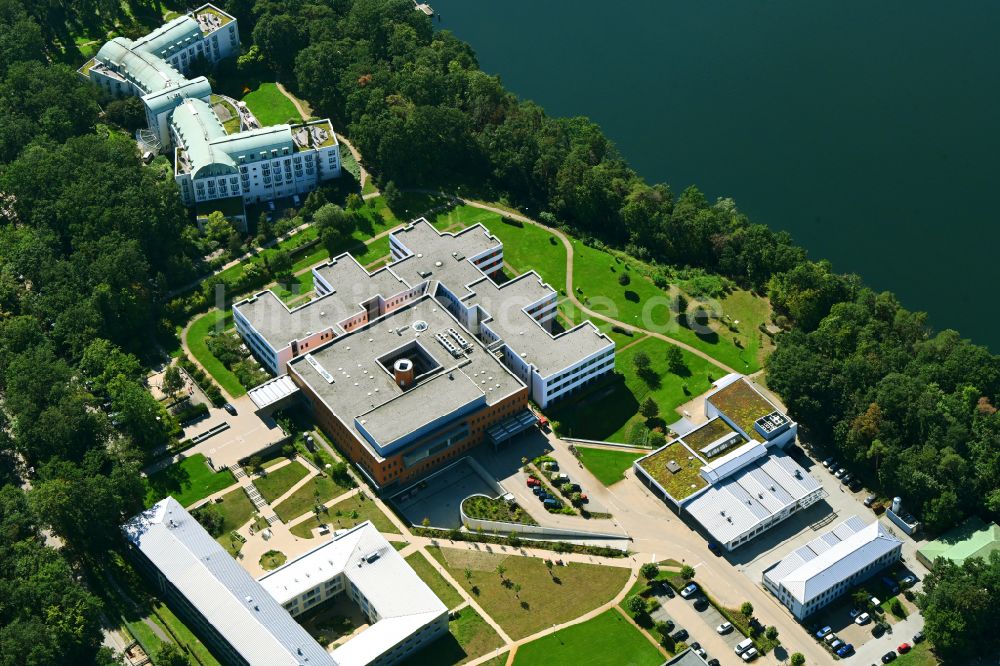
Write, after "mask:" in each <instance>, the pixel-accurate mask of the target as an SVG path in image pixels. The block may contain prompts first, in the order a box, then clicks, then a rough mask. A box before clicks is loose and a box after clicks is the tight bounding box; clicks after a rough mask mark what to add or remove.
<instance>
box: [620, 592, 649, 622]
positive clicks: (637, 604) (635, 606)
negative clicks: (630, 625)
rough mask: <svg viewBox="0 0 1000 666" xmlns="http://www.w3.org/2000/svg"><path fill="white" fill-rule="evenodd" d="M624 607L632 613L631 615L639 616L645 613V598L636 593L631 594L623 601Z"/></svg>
mask: <svg viewBox="0 0 1000 666" xmlns="http://www.w3.org/2000/svg"><path fill="white" fill-rule="evenodd" d="M625 608H627V609H628V612H629V613H631V614H632V617H639V616H641V615H645V614H646V600H645V599H643V598H642V597H640V596H639V595H638V594H633V595H632V596H631V597H629V598H628V600H627V601H626V602H625Z"/></svg>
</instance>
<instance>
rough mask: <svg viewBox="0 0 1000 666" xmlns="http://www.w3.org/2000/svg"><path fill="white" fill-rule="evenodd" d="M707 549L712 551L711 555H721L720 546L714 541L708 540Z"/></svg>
mask: <svg viewBox="0 0 1000 666" xmlns="http://www.w3.org/2000/svg"><path fill="white" fill-rule="evenodd" d="M708 549H709V550H710V551H712V554H713V555H722V546H720V545H719V544H718V542H716V541H709V542H708Z"/></svg>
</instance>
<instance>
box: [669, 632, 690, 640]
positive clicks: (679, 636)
mask: <svg viewBox="0 0 1000 666" xmlns="http://www.w3.org/2000/svg"><path fill="white" fill-rule="evenodd" d="M688 635H689V634H688V632H687V629H678V630H677V631H675V632H674V633H673V634H672V635H671V636H670V637H671V638H673V639H674V642H677V641H683V640H684V639H686V638H687V637H688Z"/></svg>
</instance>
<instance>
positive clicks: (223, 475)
mask: <svg viewBox="0 0 1000 666" xmlns="http://www.w3.org/2000/svg"><path fill="white" fill-rule="evenodd" d="M144 481H145V485H146V504H147V505H149V506H152V505H153V504H155V503H156V502H159V501H160V500H161V499H163V498H164V497H166V496H167V495H172V496H173V498H174V499H175V500H177V502H178V503H179V504H180V505H181V506H185V507H186V506H191V505H192V504H194V503H195V502H197V501H198V500H201V499H204V498H205V497H208V496H209V495H211V494H213V493H217V492H219V491H220V490H223V489H224V488H228V487H229V486H231V485H233V484H234V483H236V479H235V478H233V473H232V472H230V471H229V470H228V469H224V470H221V471H219V472H214V471H212V468H211V467H209V466H208V463H207V462H205V456H204V455H202V454H200V453H196V454H195V455H193V456H189V457H187V458H184V459H183V460H181V461H180V462H177V463H174V464H173V465H171V466H170V467H167V468H165V469H161V470H160V471H159V472H156V473H154V474H153V475H152V476H149V477H144Z"/></svg>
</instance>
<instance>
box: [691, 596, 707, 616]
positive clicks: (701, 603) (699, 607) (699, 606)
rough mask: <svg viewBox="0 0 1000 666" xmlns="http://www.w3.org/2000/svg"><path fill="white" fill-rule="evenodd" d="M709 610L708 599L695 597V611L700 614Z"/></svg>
mask: <svg viewBox="0 0 1000 666" xmlns="http://www.w3.org/2000/svg"><path fill="white" fill-rule="evenodd" d="M706 608H708V599H706V598H705V597H695V598H694V609H695V610H696V611H698V612H699V613H700V612H701V611H703V610H705V609H706Z"/></svg>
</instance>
